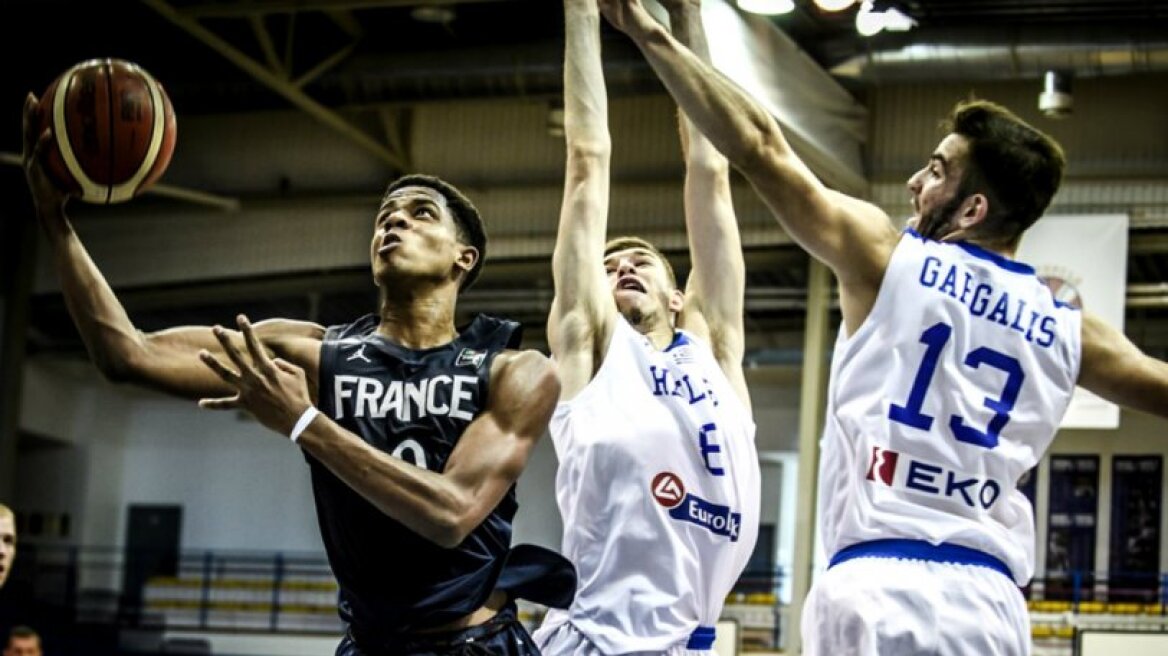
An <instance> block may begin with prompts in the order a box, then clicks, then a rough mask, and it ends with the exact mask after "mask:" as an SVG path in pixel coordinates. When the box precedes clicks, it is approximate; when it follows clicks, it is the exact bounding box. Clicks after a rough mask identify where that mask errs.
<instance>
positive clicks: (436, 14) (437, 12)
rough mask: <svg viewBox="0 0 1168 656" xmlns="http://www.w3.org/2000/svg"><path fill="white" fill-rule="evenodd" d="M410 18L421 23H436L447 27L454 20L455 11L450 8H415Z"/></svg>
mask: <svg viewBox="0 0 1168 656" xmlns="http://www.w3.org/2000/svg"><path fill="white" fill-rule="evenodd" d="M410 16H412V17H413V19H414V20H416V21H418V22H420V23H436V24H438V25H446V24H448V23H450V22H452V21H453V20H454V10H453V9H451V8H450V7H440V6H421V7H414V10H413V11H411V12H410Z"/></svg>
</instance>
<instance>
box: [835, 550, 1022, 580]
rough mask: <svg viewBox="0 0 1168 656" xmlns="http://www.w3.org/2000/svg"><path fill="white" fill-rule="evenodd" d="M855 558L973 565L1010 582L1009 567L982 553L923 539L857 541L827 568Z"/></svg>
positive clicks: (840, 551)
mask: <svg viewBox="0 0 1168 656" xmlns="http://www.w3.org/2000/svg"><path fill="white" fill-rule="evenodd" d="M855 558H904V559H908V560H927V561H930V562H934V563H956V564H958V565H977V566H979V567H988V568H989V569H992V570H994V571H997V572H1001V573H1002V574H1004V575H1005V576H1006V577H1008V578H1009V579H1010V580H1011V581H1012V580H1014V575H1013V574H1011V573H1010V568H1009V567H1006V563H1003V562H1002V561H1001V560H998V559H997V558H995V557H994V556H991V555H989V554H988V553H985V552H984V551H978V550H977V549H970V548H969V547H963V546H961V545H959V544H950V543H948V542H942V543H941V544H932V543H929V542H925V541H924V540H872V541H871V542H860V543H857V544H853V545H852V546H850V547H844V548H843V549H840V550H839V551H838V552H836V554H835V555H834V556H832V557H831V563H830V564H829V565H828V566H827V567H828V569H831V568H832V567H835V566H836V565H839V564H840V563H846V562H847V561H849V560H852V559H855Z"/></svg>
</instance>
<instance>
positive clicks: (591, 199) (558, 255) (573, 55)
mask: <svg viewBox="0 0 1168 656" xmlns="http://www.w3.org/2000/svg"><path fill="white" fill-rule="evenodd" d="M564 31H565V41H564V134H565V139H566V146H567V163H566V168H565V178H564V198H563V204H562V207H561V210H560V220H559V229H558V231H557V235H556V248H555V251H554V253H553V255H552V275H553V278H554V282H555V287H556V294H557V297H558V298H559V299H561V300H562V301H563V303H560V304H559V305H560V306H561V307H565V308H573V307H577V306H578V305H579V303H581V302H588V301H589V300H590V299H591V298H593V297H594V296H595V294H596V289H595V287H596V285H597V284H598V282H600V278H601V271H600V266H601V264H600V263H601V258H602V257H603V250H604V233H605V230H606V227H607V218H608V214H607V213H608V194H609V166H610V160H611V150H612V145H611V139H610V136H609V133H608V98H607V94H606V92H605V88H604V73H603V70H602V66H601V58H600V16H599V13H598V12H597V10H596V5H595V3H594V2H593V0H564Z"/></svg>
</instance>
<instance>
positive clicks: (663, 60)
mask: <svg viewBox="0 0 1168 656" xmlns="http://www.w3.org/2000/svg"><path fill="white" fill-rule="evenodd" d="M630 36H631V37H632V38H633V41H634V42H635V43H636V44H637V46H638V47H639V48H640V49H641V51H642V53H643V54H644V55H645V58H646V59H647V60H648V62H649V64H650V65H651V66H652V67H653V69H654V71H656V73H657V75H658V77H659V78H660V79H661V81H662V82H663V83H664V84H665V86H666V88H667V89H669V92H670V94H671V95H672V96H673V97H674V99H675V100H676V101H677V103H678V105H680V106H681V108H682V110H683V111H684V112H685V114H686V116H687V117H688V119H689V120H690V121H692V122H693V123H694V124H695V126H696V127H697V128H698V130H700V133H701V134H702V135H704V136H705V137H706V138H707V139H709V141H710V142H711V143H712V144H713V145H714V147H715V148H717V150H718V151H720V152H721V153H722V154H723V155H725V156H726V157H727V158H728V159H729V160H730V161H731V162H732V163H733V164H734V165H735V166H738V167H740V168H749V167H750V166H751V165H752V164H753V163H754V162H755V160H757V159H758V158H759V157H760V156H761V155H762V154H763V152H764V151H765V150H766V149H772V150H777V151H778V152H777V154H778V155H793V153H792V152H791V150H790V146H789V144H788V143H787V141H786V139H785V138H784V137H783V135H782V133H781V132H780V130H779V129H778V126H777V124H775V122H774V120H773V119H772V118H771V117H770V115H769V114H767V112H766V111H765V110H764V109H763V108H762V107H760V106H758V104H757V103H756V102H755V101H754V99H753V98H751V97H750V96H749V95H748V94H746V93H745V92H744V91H742V89H740V88H738V86H737V85H735V84H734V83H733V82H731V81H730V80H728V79H727V78H726V77H725V76H723V75H721V74H720V73H718V72H717V71H716V70H715V69H714V68H713V67H712V66H710V65H709V64H706V63H705V62H703V61H701V59H699V58H698V56H697V55H695V54H694V53H693V52H691V51H689V50H688V49H687V48H685V47H684V46H683V45H682V44H681V43H679V41H678V40H677V39H674V38H672V37H671V36H670V35H669V33H668V32H667V31H666V30H665V28H664V27H662V26H660V25H657V24H654V25H646V26H644V27H642V28H639V29H638V30H636V31H633V32H631V33H630ZM771 154H772V155H774V154H776V153H771Z"/></svg>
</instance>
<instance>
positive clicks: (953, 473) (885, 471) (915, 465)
mask: <svg viewBox="0 0 1168 656" xmlns="http://www.w3.org/2000/svg"><path fill="white" fill-rule="evenodd" d="M866 478H867V479H868V480H869V481H872V482H873V483H875V484H877V485H885V486H887V487H890V488H893V489H896V490H904V491H906V492H911V493H913V494H920V495H925V496H930V497H934V498H938V499H942V500H947V501H950V502H953V503H957V504H961V505H963V506H966V507H968V508H973V509H976V510H989V509H990V508H992V507H993V506H994V504H995V503H997V501H998V499H999V498H1001V496H1002V485H1001V484H1000V483H998V482H997V481H995V480H993V479H992V478H980V477H978V476H972V475H969V474H966V473H963V472H959V471H957V470H955V469H948V468H946V467H942V466H941V465H937V464H934V463H931V462H927V461H924V460H921V459H919V458H916V457H913V456H910V455H909V454H907V453H900V452H897V451H893V450H891V449H884V448H881V447H878V446H874V447H872V457H871V459H870V460H869V461H868V474H867V476H866Z"/></svg>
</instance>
